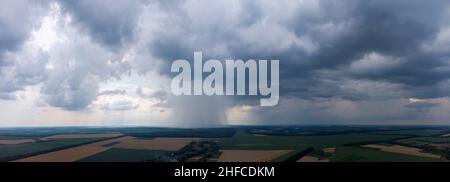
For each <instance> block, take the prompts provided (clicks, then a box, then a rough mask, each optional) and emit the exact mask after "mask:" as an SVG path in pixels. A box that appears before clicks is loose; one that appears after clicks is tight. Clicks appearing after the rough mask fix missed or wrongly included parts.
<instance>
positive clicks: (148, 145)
mask: <svg viewBox="0 0 450 182" xmlns="http://www.w3.org/2000/svg"><path fill="white" fill-rule="evenodd" d="M198 140H200V139H199V138H154V139H150V140H146V139H137V138H133V137H130V138H128V139H126V140H123V141H120V142H119V143H118V144H116V145H113V146H112V147H114V148H125V149H145V150H161V151H178V150H180V149H181V148H183V147H184V146H186V145H188V144H189V143H191V142H192V141H198Z"/></svg>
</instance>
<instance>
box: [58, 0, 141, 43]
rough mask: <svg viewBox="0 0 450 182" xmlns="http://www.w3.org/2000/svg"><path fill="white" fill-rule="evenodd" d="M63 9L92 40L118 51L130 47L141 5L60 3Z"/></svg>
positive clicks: (98, 0)
mask: <svg viewBox="0 0 450 182" xmlns="http://www.w3.org/2000/svg"><path fill="white" fill-rule="evenodd" d="M59 2H60V4H61V5H62V7H63V9H64V10H66V11H67V12H68V13H69V14H71V15H72V18H73V19H74V20H75V22H76V23H77V24H79V25H81V26H82V27H84V28H85V29H86V30H87V31H88V32H89V33H90V34H91V37H92V38H93V39H95V40H97V41H99V42H101V43H102V44H103V45H105V46H107V47H111V48H118V47H120V46H122V45H124V44H127V43H129V42H130V41H131V40H132V39H133V38H134V35H135V33H136V32H135V31H136V24H137V20H138V16H139V13H140V8H141V6H142V5H143V4H141V3H142V2H143V1H141V0H136V1H116V0H106V1H105V0H77V1H72V0H63V1H59Z"/></svg>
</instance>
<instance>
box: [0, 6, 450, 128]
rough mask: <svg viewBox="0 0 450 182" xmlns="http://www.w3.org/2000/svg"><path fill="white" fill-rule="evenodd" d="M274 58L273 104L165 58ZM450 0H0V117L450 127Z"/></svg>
mask: <svg viewBox="0 0 450 182" xmlns="http://www.w3.org/2000/svg"><path fill="white" fill-rule="evenodd" d="M194 51H202V52H203V56H204V59H209V58H211V59H218V60H225V59H243V60H248V59H256V60H258V59H269V60H270V59H277V60H280V101H279V104H278V105H277V106H274V107H261V106H259V98H256V97H245V96H190V97H187V96H182V97H180V96H174V95H173V94H171V91H170V82H171V78H172V77H173V76H174V75H173V73H171V72H170V65H171V63H172V62H173V61H174V60H176V59H186V60H189V61H192V59H193V53H194ZM449 111H450V2H449V1H447V0H431V1H423V0H377V1H371V0H340V1H327V0H280V1H272V0H258V1H253V0H217V1H209V0H171V1H165V0H164V1H163V0H161V1H157V0H134V1H119V0H77V1H70V0H67V1H66V0H60V1H52V0H2V1H0V127H22V126H166V127H217V126H225V125H303V124H304V125H339V124H357V125H365V124H371V125H372V124H383V125H387V124H395V125H410V124H414V125H448V124H450V120H449V118H450V112H449Z"/></svg>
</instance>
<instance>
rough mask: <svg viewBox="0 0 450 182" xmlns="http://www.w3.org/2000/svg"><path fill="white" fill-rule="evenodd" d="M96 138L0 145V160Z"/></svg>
mask: <svg viewBox="0 0 450 182" xmlns="http://www.w3.org/2000/svg"><path fill="white" fill-rule="evenodd" d="M95 140H98V139H88V138H85V139H62V140H55V141H45V142H34V143H25V144H15V145H0V160H2V161H5V160H6V161H8V160H9V159H14V158H17V157H20V156H24V155H25V156H26V155H31V154H34V153H39V152H45V151H49V150H53V149H58V148H62V147H69V146H72V145H79V144H83V143H87V142H92V141H95Z"/></svg>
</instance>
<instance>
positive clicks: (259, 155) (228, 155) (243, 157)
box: [217, 150, 290, 162]
mask: <svg viewBox="0 0 450 182" xmlns="http://www.w3.org/2000/svg"><path fill="white" fill-rule="evenodd" d="M289 152H290V150H223V151H222V154H221V155H220V157H219V159H218V160H217V161H218V162H267V161H271V160H273V159H275V158H278V157H280V156H282V155H285V154H287V153H289Z"/></svg>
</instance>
